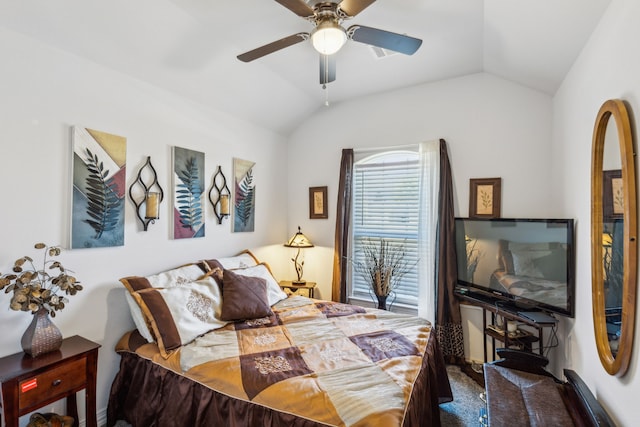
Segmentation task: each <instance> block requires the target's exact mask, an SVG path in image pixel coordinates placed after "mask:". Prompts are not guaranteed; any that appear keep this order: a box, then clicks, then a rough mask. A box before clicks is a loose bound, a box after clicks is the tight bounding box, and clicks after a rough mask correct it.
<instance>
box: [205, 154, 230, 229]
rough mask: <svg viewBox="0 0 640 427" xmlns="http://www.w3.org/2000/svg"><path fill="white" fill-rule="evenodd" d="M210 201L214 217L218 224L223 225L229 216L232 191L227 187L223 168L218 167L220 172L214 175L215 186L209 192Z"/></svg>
mask: <svg viewBox="0 0 640 427" xmlns="http://www.w3.org/2000/svg"><path fill="white" fill-rule="evenodd" d="M214 190H215V191H214ZM209 201H210V202H211V205H212V206H213V213H214V215H215V216H216V218H218V224H222V220H223V219H224V218H226V217H228V216H229V212H230V205H229V203H230V201H231V191H229V187H227V178H226V177H225V176H224V174H223V173H222V167H221V166H218V170H217V171H216V173H215V174H214V175H213V184H212V185H211V189H210V190H209Z"/></svg>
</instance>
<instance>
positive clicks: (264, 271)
mask: <svg viewBox="0 0 640 427" xmlns="http://www.w3.org/2000/svg"><path fill="white" fill-rule="evenodd" d="M233 272H234V273H235V274H239V275H241V276H249V277H260V278H261V279H264V280H265V281H266V282H267V299H268V300H269V305H270V306H271V305H273V304H275V303H277V302H278V301H281V300H283V299H286V298H287V294H285V293H284V291H283V290H282V288H280V286H279V285H278V282H277V280H276V279H275V278H274V277H273V274H272V273H271V270H270V269H269V266H268V265H267V264H266V263H264V262H263V263H260V264H258V265H256V266H253V267H248V268H240V269H237V270H233ZM222 292H223V293H224V289H222Z"/></svg>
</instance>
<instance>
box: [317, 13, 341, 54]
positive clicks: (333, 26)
mask: <svg viewBox="0 0 640 427" xmlns="http://www.w3.org/2000/svg"><path fill="white" fill-rule="evenodd" d="M346 41H347V34H346V33H345V31H344V28H342V27H341V26H340V25H339V24H338V23H336V22H334V21H330V20H329V21H323V22H321V23H320V24H318V26H317V27H316V28H315V29H314V30H313V32H312V33H311V44H313V47H314V49H315V50H317V51H318V52H320V53H321V54H323V55H333V54H334V53H336V52H337V51H339V50H340V48H341V47H342V46H343V45H344V44H345V43H346Z"/></svg>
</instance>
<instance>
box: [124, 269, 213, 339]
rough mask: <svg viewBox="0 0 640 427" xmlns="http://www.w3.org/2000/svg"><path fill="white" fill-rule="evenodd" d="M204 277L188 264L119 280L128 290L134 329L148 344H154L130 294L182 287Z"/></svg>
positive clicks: (128, 301)
mask: <svg viewBox="0 0 640 427" xmlns="http://www.w3.org/2000/svg"><path fill="white" fill-rule="evenodd" d="M203 275H204V270H203V268H202V267H200V266H199V265H198V264H188V265H184V266H182V267H178V268H174V269H172V270H167V271H163V272H161V273H158V274H153V275H151V276H147V277H125V278H123V279H120V281H121V282H122V284H123V285H124V286H125V287H126V288H127V290H129V294H127V295H126V297H125V298H126V300H127V304H128V305H129V311H130V312H131V317H132V318H133V323H135V325H136V328H137V329H138V332H139V333H140V335H142V336H143V337H144V338H145V339H146V340H147V341H148V342H154V341H155V339H154V337H153V335H152V334H151V331H150V330H149V328H148V326H147V322H146V319H145V317H144V315H143V314H142V311H140V307H139V305H138V302H137V301H136V300H135V299H134V298H133V297H132V296H131V293H133V292H136V291H139V290H142V289H145V288H149V287H152V288H172V287H176V286H182V285H184V284H185V283H191V282H193V281H196V280H198V279H199V278H201V277H202V276H203Z"/></svg>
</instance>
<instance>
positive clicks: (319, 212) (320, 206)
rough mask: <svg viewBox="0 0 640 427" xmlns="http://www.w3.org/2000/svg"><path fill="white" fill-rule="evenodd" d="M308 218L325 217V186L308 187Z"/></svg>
mask: <svg viewBox="0 0 640 427" xmlns="http://www.w3.org/2000/svg"><path fill="white" fill-rule="evenodd" d="M309 218H311V219H327V218H329V214H328V212H327V187H326V186H325V187H309Z"/></svg>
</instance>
